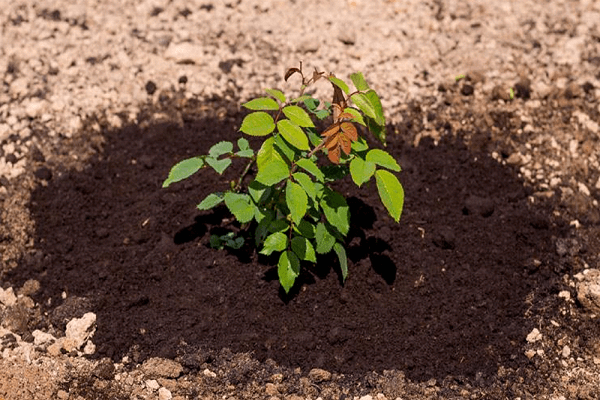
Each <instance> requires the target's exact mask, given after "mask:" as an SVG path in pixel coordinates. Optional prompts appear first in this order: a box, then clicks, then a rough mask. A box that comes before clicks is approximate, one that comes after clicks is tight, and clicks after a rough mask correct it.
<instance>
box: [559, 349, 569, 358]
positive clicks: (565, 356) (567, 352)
mask: <svg viewBox="0 0 600 400" xmlns="http://www.w3.org/2000/svg"><path fill="white" fill-rule="evenodd" d="M561 354H562V356H563V357H564V358H568V357H569V356H570V355H571V348H570V347H569V346H565V347H563V349H562V352H561Z"/></svg>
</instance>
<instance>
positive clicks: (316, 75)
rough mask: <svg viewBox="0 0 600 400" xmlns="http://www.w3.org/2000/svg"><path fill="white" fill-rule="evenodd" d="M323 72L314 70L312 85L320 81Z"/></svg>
mask: <svg viewBox="0 0 600 400" xmlns="http://www.w3.org/2000/svg"><path fill="white" fill-rule="evenodd" d="M324 73H325V72H319V71H317V69H316V68H315V70H314V71H313V76H312V81H313V83H314V82H316V81H318V80H319V79H321V78H322V77H323V74H324Z"/></svg>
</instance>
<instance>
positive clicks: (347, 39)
mask: <svg viewBox="0 0 600 400" xmlns="http://www.w3.org/2000/svg"><path fill="white" fill-rule="evenodd" d="M337 38H338V40H339V41H340V42H342V43H344V44H345V45H348V46H350V45H353V44H354V43H356V33H354V31H353V30H343V31H341V32H340V33H339V34H338V37H337Z"/></svg>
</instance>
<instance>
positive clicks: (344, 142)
mask: <svg viewBox="0 0 600 400" xmlns="http://www.w3.org/2000/svg"><path fill="white" fill-rule="evenodd" d="M339 137H340V139H339V143H340V145H339V147H341V148H342V150H343V151H344V153H346V155H348V154H350V150H352V141H351V140H350V139H349V138H348V137H346V135H344V134H340V135H339Z"/></svg>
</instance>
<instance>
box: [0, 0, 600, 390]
mask: <svg viewBox="0 0 600 400" xmlns="http://www.w3.org/2000/svg"><path fill="white" fill-rule="evenodd" d="M13 3H14V4H11V6H9V7H7V8H5V9H3V10H2V11H0V17H1V20H0V23H1V24H2V30H1V35H2V36H0V39H1V40H0V43H1V45H0V55H1V56H2V57H0V72H1V73H3V74H4V75H3V81H2V82H3V85H2V88H1V90H0V141H1V142H0V143H1V145H2V147H1V150H0V201H1V202H2V214H1V220H0V221H1V225H0V251H2V269H1V271H2V273H1V274H0V277H1V281H0V287H1V288H2V289H4V290H3V291H2V292H1V293H0V321H1V325H0V326H1V327H0V350H1V351H2V352H1V353H0V354H1V355H2V358H0V363H1V365H0V371H2V372H0V397H3V398H5V399H22V398H38V399H50V398H61V399H62V398H64V399H66V398H69V399H78V398H84V399H103V398H124V399H125V398H147V399H153V398H160V399H168V398H171V397H173V398H179V399H194V398H217V397H218V398H227V397H231V398H257V399H258V398H269V397H277V398H289V399H296V400H297V399H300V398H302V399H304V398H313V399H314V398H318V397H322V398H324V399H327V398H334V399H338V398H340V399H341V398H353V397H356V396H358V397H360V396H368V395H370V396H372V397H373V398H375V397H379V398H382V399H383V398H389V399H395V398H402V399H425V398H439V399H462V398H464V399H466V398H491V399H504V398H510V399H513V398H521V399H530V398H531V399H533V398H535V399H553V400H559V399H561V398H564V399H595V398H599V397H600V393H599V392H598V387H599V384H600V382H599V381H598V376H599V375H598V373H599V370H600V341H599V340H598V329H599V328H600V326H599V324H598V321H597V318H596V314H597V313H598V310H594V309H589V308H588V307H587V305H588V304H587V303H585V302H584V303H582V302H580V301H578V300H577V299H576V297H577V295H578V294H580V293H581V292H582V290H583V289H582V288H583V287H584V286H583V283H585V282H586V279H589V277H590V276H592V275H593V273H587V274H586V272H587V271H589V270H593V269H595V268H600V261H599V259H600V239H599V237H600V211H599V209H598V200H600V172H599V165H598V153H599V152H598V148H599V140H600V136H599V134H600V128H599V126H598V123H599V122H600V118H599V116H600V105H599V101H598V99H599V98H600V41H599V40H598V38H600V26H599V22H598V21H600V7H599V6H598V4H597V3H595V2H589V3H586V2H581V3H571V2H560V1H556V2H548V3H547V4H545V5H544V6H543V7H542V6H540V5H539V4H537V2H531V3H527V2H522V3H519V5H518V6H517V5H516V4H513V3H510V2H497V3H495V4H494V5H492V6H490V5H488V4H486V2H480V3H478V2H475V3H473V2H469V3H468V4H466V3H464V4H463V3H460V2H431V3H422V2H414V3H411V2H393V1H386V2H368V7H367V6H366V5H367V4H366V2H364V4H363V2H362V1H355V2H346V1H340V2H330V3H328V4H327V5H322V4H316V3H315V4H313V3H308V2H303V1H296V2H277V1H271V2H265V1H260V2H258V1H257V2H251V1H237V2H231V3H226V2H225V3H209V2H199V3H194V2H185V3H183V2H182V3H179V2H170V3H166V2H165V3H164V4H163V3H161V2H159V1H157V2H139V3H138V2H131V3H128V2H126V3H123V2H111V1H107V2H80V3H73V2H65V3H64V4H63V3H60V2H48V3H45V2H43V1H40V2H33V1H32V2H26V1H22V2H13ZM298 21H302V24H298V23H297V22H298ZM348 21H353V22H352V24H350V25H351V26H352V27H353V29H349V28H348V26H349V24H348ZM299 59H303V60H305V61H304V62H305V65H308V66H309V67H308V68H310V67H312V66H315V67H318V68H320V69H324V70H328V71H329V70H331V71H333V72H335V73H336V74H337V75H338V76H340V77H343V78H345V77H347V76H348V74H349V73H350V72H353V71H355V70H361V71H363V72H364V73H365V75H366V76H367V79H369V81H370V82H371V84H372V86H373V87H375V88H376V89H377V90H378V91H379V92H380V93H381V94H382V96H383V102H384V106H385V107H386V114H387V115H388V116H389V121H390V125H389V127H388V135H389V139H388V140H389V144H388V151H389V152H390V153H392V154H393V155H394V156H395V157H396V158H397V159H398V160H399V162H400V164H401V165H402V167H403V171H402V172H401V173H400V174H399V178H400V180H401V181H402V183H403V185H404V187H405V192H406V204H405V208H404V213H403V216H402V219H401V221H400V223H399V224H395V223H394V222H393V221H392V220H391V219H390V218H389V217H388V216H387V215H386V213H385V210H384V209H383V207H382V205H381V204H380V202H379V200H378V198H377V196H376V194H375V192H374V187H373V185H372V183H371V186H370V187H368V186H367V187H363V188H362V189H357V188H356V187H355V186H354V185H353V184H352V182H351V181H350V180H349V179H348V180H346V181H343V182H340V184H339V185H338V186H337V187H336V188H337V189H338V190H339V191H341V192H342V193H344V194H345V195H346V196H347V197H348V198H349V203H350V205H351V212H352V214H353V216H354V217H353V219H352V227H351V232H350V235H349V237H348V242H347V250H348V254H349V258H350V276H349V278H348V280H347V282H346V283H345V284H344V285H341V284H340V281H339V276H338V271H337V266H336V262H335V260H333V259H330V258H328V257H323V258H321V259H319V263H318V264H317V266H314V267H309V268H307V271H306V272H305V273H304V274H303V275H302V277H301V279H300V282H299V284H298V286H297V287H296V288H295V289H294V290H293V291H292V294H291V295H290V296H286V295H284V293H283V292H282V291H281V290H280V289H279V286H278V282H277V280H276V271H275V269H274V262H273V260H271V259H269V258H265V257H262V256H260V257H258V256H257V255H256V254H255V252H254V251H253V250H252V249H251V248H250V247H249V246H246V247H243V248H242V249H240V250H238V251H226V250H214V249H211V248H210V247H209V246H208V237H209V236H210V234H211V233H221V232H224V231H226V230H229V229H233V230H238V229H239V226H238V225H236V223H235V222H233V223H232V222H231V221H230V219H229V216H228V214H227V212H226V210H224V209H217V210H215V211H214V212H198V211H197V210H196V209H195V207H194V205H195V204H196V203H197V202H199V200H201V199H202V198H203V197H204V196H205V195H206V194H208V193H209V192H212V191H214V190H217V189H218V188H219V187H222V188H224V187H225V186H227V182H228V180H230V179H234V178H235V177H236V172H237V173H238V174H239V171H241V169H243V165H235V166H234V168H232V169H231V171H228V172H227V173H226V175H225V176H224V177H223V178H220V177H218V176H216V175H215V174H214V173H211V172H210V171H202V172H201V173H199V174H198V175H197V176H195V177H194V178H193V179H191V180H189V181H187V182H182V183H179V184H176V185H173V186H172V187H171V188H169V189H166V190H165V189H160V185H161V183H162V180H163V179H164V178H165V176H166V174H167V173H168V170H169V168H170V167H171V166H172V165H173V164H174V163H175V162H177V161H178V160H181V159H182V158H185V157H189V156H192V155H196V154H202V153H206V152H207V150H208V148H209V147H210V146H211V145H212V144H213V143H215V142H216V141H218V140H222V139H228V140H232V139H235V138H237V133H236V131H237V129H238V128H239V125H240V122H241V118H243V116H244V113H243V111H242V110H241V109H240V107H239V104H240V102H241V101H243V100H246V99H248V98H250V97H252V96H255V95H256V94H258V93H260V91H261V90H262V88H264V87H279V88H282V89H285V90H293V88H294V86H293V85H292V84H285V83H283V81H282V71H283V70H284V69H285V68H286V67H289V66H293V65H297V62H298V60H299ZM461 74H465V78H464V79H461V80H459V81H456V80H455V79H454V78H455V77H456V76H457V75H461ZM510 88H512V90H513V93H514V95H515V96H514V98H511V97H510V96H509V93H510V91H509V89H510ZM328 90H329V87H327V85H324V86H322V87H319V89H318V93H321V92H323V94H326V95H327V96H329V93H328ZM253 143H255V142H253ZM586 277H588V278H586ZM10 288H12V289H10ZM13 292H14V293H16V294H17V295H18V296H17V297H14V296H13V295H12V293H13ZM89 312H93V313H94V314H95V315H96V324H95V329H96V330H95V333H94V334H93V336H92V337H91V339H90V340H91V342H93V344H94V345H95V348H94V347H93V346H92V347H89V346H87V347H86V348H85V350H84V348H83V345H82V346H81V347H77V348H75V349H71V348H68V346H67V345H63V348H62V350H61V348H60V346H58V347H57V346H56V344H55V345H52V341H53V340H54V339H52V340H50V341H44V340H43V338H42V336H41V334H42V333H48V334H51V335H53V336H54V337H55V338H59V339H60V338H62V337H64V336H65V331H66V333H67V335H66V338H67V339H70V338H71V337H70V333H69V328H67V323H68V322H70V321H73V320H74V319H77V318H80V317H82V316H84V315H85V314H86V313H89ZM538 332H539V334H538ZM60 340H63V339H60ZM91 342H89V345H90V346H91ZM56 343H58V341H57V342H56ZM60 343H64V342H60ZM67 348H68V349H67ZM65 349H67V350H65ZM84 353H87V354H84Z"/></svg>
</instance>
